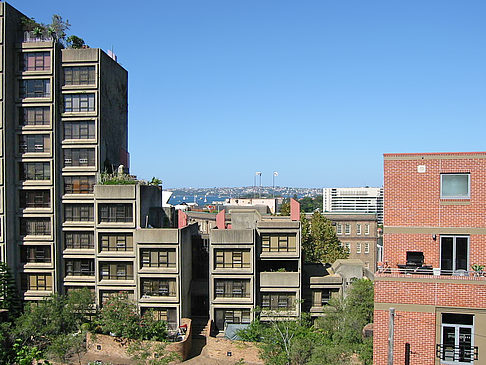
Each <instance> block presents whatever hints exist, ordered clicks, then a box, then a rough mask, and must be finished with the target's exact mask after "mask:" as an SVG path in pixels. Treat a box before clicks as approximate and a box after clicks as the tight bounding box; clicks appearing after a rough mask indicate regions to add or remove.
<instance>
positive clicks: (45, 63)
mask: <svg viewBox="0 0 486 365" xmlns="http://www.w3.org/2000/svg"><path fill="white" fill-rule="evenodd" d="M50 69H51V54H50V53H49V52H24V53H21V54H20V71H49V70H50Z"/></svg>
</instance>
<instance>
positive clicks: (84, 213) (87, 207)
mask: <svg viewBox="0 0 486 365" xmlns="http://www.w3.org/2000/svg"><path fill="white" fill-rule="evenodd" d="M64 221H65V222H93V221H94V209H93V205H92V204H64Z"/></svg>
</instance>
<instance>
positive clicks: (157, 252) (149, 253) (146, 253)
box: [140, 248, 176, 268]
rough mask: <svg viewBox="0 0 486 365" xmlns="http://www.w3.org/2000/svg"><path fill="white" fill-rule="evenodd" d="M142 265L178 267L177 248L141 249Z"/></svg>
mask: <svg viewBox="0 0 486 365" xmlns="http://www.w3.org/2000/svg"><path fill="white" fill-rule="evenodd" d="M140 267H142V268H144V267H176V250H175V248H157V249H153V248H151V249H145V248H143V249H141V250H140Z"/></svg>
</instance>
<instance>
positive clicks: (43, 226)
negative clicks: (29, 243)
mask: <svg viewBox="0 0 486 365" xmlns="http://www.w3.org/2000/svg"><path fill="white" fill-rule="evenodd" d="M20 234H21V235H22V236H28V235H32V236H48V235H50V234H51V220H50V218H24V217H22V218H20Z"/></svg>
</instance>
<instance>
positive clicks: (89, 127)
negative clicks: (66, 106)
mask: <svg viewBox="0 0 486 365" xmlns="http://www.w3.org/2000/svg"><path fill="white" fill-rule="evenodd" d="M63 125H64V139H94V138H95V121H94V120H81V121H76V122H63Z"/></svg>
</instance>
